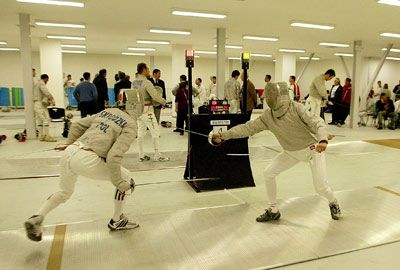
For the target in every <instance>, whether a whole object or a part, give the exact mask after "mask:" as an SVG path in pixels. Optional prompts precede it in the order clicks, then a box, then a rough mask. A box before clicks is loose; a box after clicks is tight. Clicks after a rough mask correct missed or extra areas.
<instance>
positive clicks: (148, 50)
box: [128, 47, 156, 52]
mask: <svg viewBox="0 0 400 270" xmlns="http://www.w3.org/2000/svg"><path fill="white" fill-rule="evenodd" d="M128 51H142V52H155V51H156V49H154V48H132V47H130V48H128Z"/></svg>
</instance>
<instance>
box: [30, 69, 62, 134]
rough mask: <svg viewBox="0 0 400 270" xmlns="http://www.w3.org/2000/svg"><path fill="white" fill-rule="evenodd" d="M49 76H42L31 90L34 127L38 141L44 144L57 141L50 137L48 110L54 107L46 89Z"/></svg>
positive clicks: (50, 95) (51, 97)
mask: <svg viewBox="0 0 400 270" xmlns="http://www.w3.org/2000/svg"><path fill="white" fill-rule="evenodd" d="M48 81H49V76H48V75H47V74H42V76H40V81H38V82H37V83H36V85H35V87H34V88H33V102H34V110H35V119H36V127H37V129H38V130H39V140H40V141H42V142H43V141H44V142H56V141H57V140H56V139H54V138H53V137H51V136H50V116H49V111H48V108H47V107H49V106H54V105H55V102H54V98H53V95H52V94H50V92H49V90H48V89H47V86H46V85H47V82H48Z"/></svg>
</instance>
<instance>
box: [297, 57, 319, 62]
mask: <svg viewBox="0 0 400 270" xmlns="http://www.w3.org/2000/svg"><path fill="white" fill-rule="evenodd" d="M299 59H300V60H310V57H308V56H301V57H299ZM311 60H314V61H318V60H321V58H319V57H313V58H311Z"/></svg>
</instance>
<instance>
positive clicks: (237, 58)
mask: <svg viewBox="0 0 400 270" xmlns="http://www.w3.org/2000/svg"><path fill="white" fill-rule="evenodd" d="M228 59H229V60H242V58H240V57H228Z"/></svg>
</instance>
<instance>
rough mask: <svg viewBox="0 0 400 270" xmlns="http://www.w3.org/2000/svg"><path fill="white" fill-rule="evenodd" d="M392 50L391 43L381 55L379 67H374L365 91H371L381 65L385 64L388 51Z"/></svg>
mask: <svg viewBox="0 0 400 270" xmlns="http://www.w3.org/2000/svg"><path fill="white" fill-rule="evenodd" d="M392 48H393V43H392V44H389V45H387V47H386V51H385V52H384V53H383V56H382V58H381V61H379V65H378V66H377V67H376V69H375V72H374V74H373V75H372V78H371V80H370V81H369V83H368V87H367V91H369V90H371V89H372V86H373V85H374V82H375V80H376V78H378V75H379V72H381V70H382V67H383V64H385V61H386V57H388V56H389V53H390V50H391V49H392Z"/></svg>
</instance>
